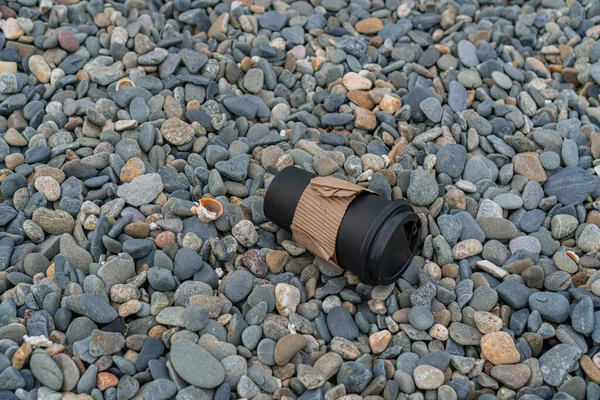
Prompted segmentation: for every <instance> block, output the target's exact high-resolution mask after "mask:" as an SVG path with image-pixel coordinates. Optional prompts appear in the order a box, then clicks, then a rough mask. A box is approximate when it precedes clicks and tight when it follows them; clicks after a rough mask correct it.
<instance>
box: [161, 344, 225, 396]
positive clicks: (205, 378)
mask: <svg viewBox="0 0 600 400" xmlns="http://www.w3.org/2000/svg"><path fill="white" fill-rule="evenodd" d="M171 362H172V363H173V368H175V371H177V373H178V374H179V375H180V376H181V377H182V378H183V379H184V380H185V381H187V382H189V383H190V384H192V385H194V386H198V387H200V388H204V389H212V388H215V387H217V386H219V385H220V384H221V383H222V382H223V380H224V379H225V369H224V368H223V366H222V365H221V363H220V362H219V361H217V359H216V358H214V357H213V356H212V355H211V354H210V353H209V352H207V351H206V350H204V349H203V348H202V347H200V346H198V345H197V344H195V343H193V342H191V341H189V340H187V339H179V340H177V341H175V343H174V344H173V345H172V346H171Z"/></svg>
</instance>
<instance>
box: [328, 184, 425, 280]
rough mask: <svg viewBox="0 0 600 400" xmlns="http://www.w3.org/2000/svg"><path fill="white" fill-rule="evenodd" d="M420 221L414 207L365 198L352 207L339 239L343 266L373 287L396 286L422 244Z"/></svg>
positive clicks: (339, 257) (346, 216)
mask: <svg viewBox="0 0 600 400" xmlns="http://www.w3.org/2000/svg"><path fill="white" fill-rule="evenodd" d="M420 227H421V224H420V221H419V218H418V216H417V214H415V213H414V212H413V209H412V207H411V206H410V204H408V203H407V202H405V201H403V200H395V201H389V200H385V199H383V198H381V197H379V196H377V195H374V194H362V195H359V196H357V198H356V199H355V200H354V201H353V202H352V203H351V204H350V207H348V211H347V212H346V215H345V216H344V219H343V220H342V224H341V225H340V230H339V232H338V236H337V243H336V257H337V261H338V263H339V265H340V266H341V267H342V268H346V269H349V270H351V271H352V272H354V273H355V274H357V275H358V277H359V278H360V279H361V281H362V282H364V283H367V284H370V285H387V284H390V283H393V282H395V281H396V280H397V279H398V278H399V277H400V276H401V275H402V274H403V273H404V271H406V269H407V268H408V266H409V265H410V262H411V261H412V259H413V257H414V255H415V254H416V252H417V249H418V247H419V243H420Z"/></svg>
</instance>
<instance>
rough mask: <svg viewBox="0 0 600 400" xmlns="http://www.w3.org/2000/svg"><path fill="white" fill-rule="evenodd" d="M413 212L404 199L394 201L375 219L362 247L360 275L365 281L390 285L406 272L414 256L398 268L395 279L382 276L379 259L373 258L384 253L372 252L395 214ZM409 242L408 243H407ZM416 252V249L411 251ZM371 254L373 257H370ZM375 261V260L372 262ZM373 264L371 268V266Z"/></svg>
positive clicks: (379, 256) (372, 283)
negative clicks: (384, 228)
mask: <svg viewBox="0 0 600 400" xmlns="http://www.w3.org/2000/svg"><path fill="white" fill-rule="evenodd" d="M405 212H407V213H409V215H410V213H412V212H413V208H412V207H411V206H410V204H408V203H406V202H404V201H392V202H391V203H390V204H389V205H388V206H387V207H385V208H384V209H383V210H382V212H381V213H380V214H379V215H378V216H377V218H376V219H375V220H374V221H373V223H372V224H371V226H370V227H369V230H368V231H367V234H366V235H365V238H364V240H363V244H362V246H361V249H360V253H359V254H360V256H359V267H360V268H359V271H360V274H359V277H360V279H361V280H362V281H363V282H364V283H368V284H370V285H388V284H391V283H393V282H395V281H396V280H397V279H398V277H399V276H400V275H401V274H402V273H404V271H405V270H406V268H407V267H408V265H409V264H410V263H409V262H408V261H412V258H413V257H412V256H411V257H410V258H409V260H408V261H407V262H406V263H405V264H404V265H403V266H401V267H400V268H399V269H398V272H397V273H396V274H394V275H393V276H392V277H390V278H393V279H386V277H383V276H380V274H379V271H380V269H379V267H380V265H379V264H380V263H379V262H378V261H379V260H378V259H377V260H373V259H372V257H373V256H374V257H376V258H381V256H382V255H383V254H378V255H374V254H370V253H371V250H372V249H373V246H374V244H375V243H376V240H377V237H378V236H379V233H380V232H381V230H382V227H383V226H384V225H385V224H386V223H387V222H388V221H389V220H390V219H391V218H392V217H394V216H396V215H398V214H401V213H405ZM407 244H408V243H407ZM411 254H414V251H413V252H411ZM370 256H371V257H370ZM371 261H373V262H371ZM369 266H371V268H369Z"/></svg>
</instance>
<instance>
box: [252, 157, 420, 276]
mask: <svg viewBox="0 0 600 400" xmlns="http://www.w3.org/2000/svg"><path fill="white" fill-rule="evenodd" d="M316 177H317V176H316V175H314V174H312V173H310V172H307V171H304V170H301V169H299V168H296V167H287V168H285V169H283V170H281V171H280V172H279V173H278V174H277V175H276V176H275V178H273V180H272V181H271V184H270V185H269V188H268V190H267V193H266V195H265V202H264V212H265V216H266V217H267V218H268V219H269V220H271V221H272V222H273V223H275V224H276V225H278V226H279V227H281V228H284V229H286V230H290V226H291V225H292V221H293V219H294V213H295V211H296V207H297V205H298V201H299V200H300V197H301V196H302V193H303V192H304V189H306V187H307V186H308V184H309V183H310V180H311V179H313V178H316ZM420 230H421V223H420V221H419V217H418V216H417V214H415V213H414V212H413V208H412V207H411V206H410V204H408V203H407V202H405V201H403V200H394V201H389V200H385V199H383V198H381V197H379V196H378V195H376V194H372V193H368V192H362V193H360V194H358V195H357V196H356V198H355V199H354V200H352V202H351V203H350V205H349V206H348V209H347V210H346V214H345V215H344V217H343V219H342V223H341V225H340V228H339V230H338V234H337V241H336V246H335V251H336V259H337V262H338V264H339V266H340V267H342V268H344V269H348V270H350V271H352V272H354V273H355V274H356V275H358V277H359V278H360V280H361V281H362V282H364V283H367V284H370V285H388V284H390V283H393V282H395V281H396V280H397V279H398V278H399V277H400V276H401V275H402V274H403V273H404V271H406V269H407V268H408V266H409V265H410V262H411V261H412V259H413V257H414V255H415V254H416V252H417V250H418V248H419V244H420V240H419V238H420Z"/></svg>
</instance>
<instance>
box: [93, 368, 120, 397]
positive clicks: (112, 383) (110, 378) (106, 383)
mask: <svg viewBox="0 0 600 400" xmlns="http://www.w3.org/2000/svg"><path fill="white" fill-rule="evenodd" d="M118 383H119V378H117V377H116V376H115V375H113V374H111V373H110V372H100V373H98V377H97V379H96V386H97V387H98V389H100V391H102V392H104V391H105V390H106V389H108V388H111V387H116V386H117V384H118Z"/></svg>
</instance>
